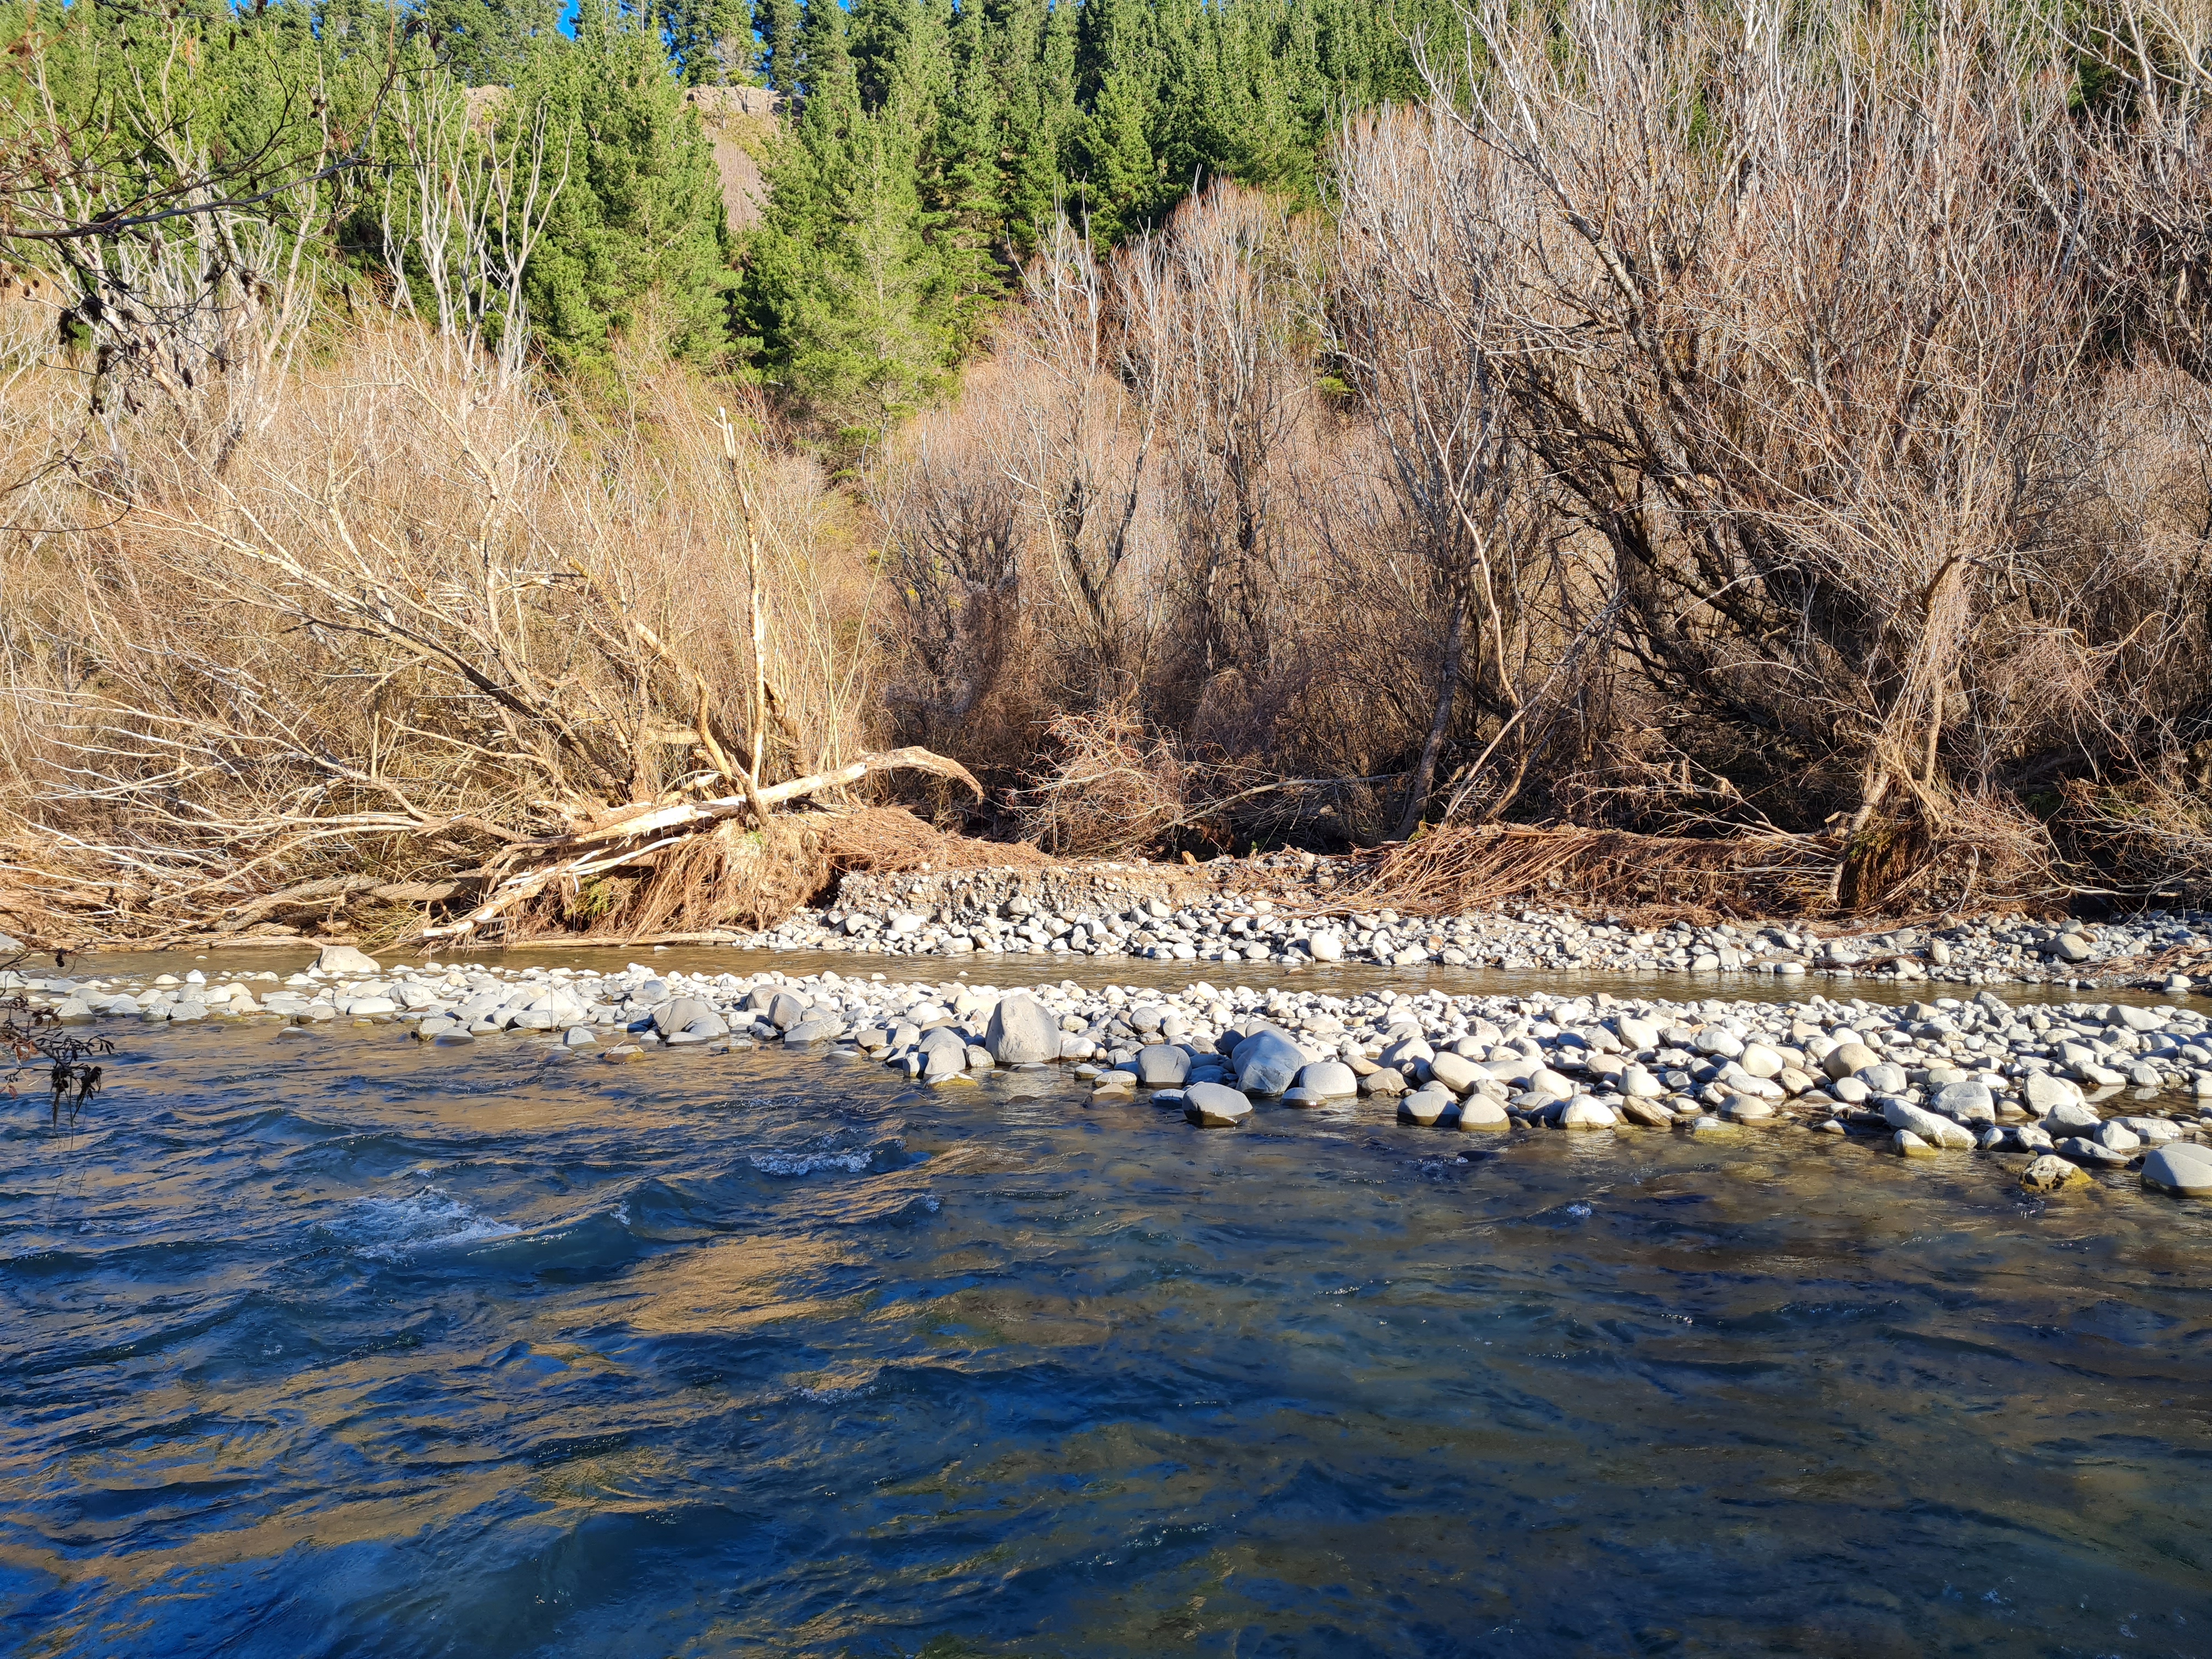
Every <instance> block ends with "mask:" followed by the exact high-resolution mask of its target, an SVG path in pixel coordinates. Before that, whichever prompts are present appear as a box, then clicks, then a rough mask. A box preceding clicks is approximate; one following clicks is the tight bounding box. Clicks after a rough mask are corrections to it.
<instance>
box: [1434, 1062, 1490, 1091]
mask: <svg viewBox="0 0 2212 1659" xmlns="http://www.w3.org/2000/svg"><path fill="white" fill-rule="evenodd" d="M1429 1075H1430V1076H1431V1077H1432V1078H1434V1079H1436V1080H1437V1082H1439V1083H1441V1084H1443V1085H1444V1087H1445V1088H1447V1089H1449V1090H1450V1091H1452V1092H1453V1093H1454V1094H1455V1095H1463V1094H1468V1093H1469V1092H1471V1091H1473V1090H1474V1085H1476V1084H1478V1083H1481V1082H1484V1081H1486V1079H1488V1078H1489V1076H1490V1073H1487V1072H1486V1071H1484V1070H1483V1069H1482V1067H1481V1066H1478V1065H1476V1064H1475V1063H1474V1061H1473V1060H1469V1059H1468V1058H1467V1056H1466V1055H1464V1054H1438V1055H1437V1057H1436V1058H1435V1059H1434V1060H1431V1061H1430V1062H1429Z"/></svg>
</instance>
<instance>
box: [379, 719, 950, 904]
mask: <svg viewBox="0 0 2212 1659" xmlns="http://www.w3.org/2000/svg"><path fill="white" fill-rule="evenodd" d="M890 771H909V772H927V773H930V774H932V775H934V776H937V777H941V778H950V779H951V780H953V781H956V782H957V783H960V784H963V785H964V786H966V787H968V788H969V789H970V790H972V791H973V792H974V793H975V797H976V799H979V800H980V799H982V795H983V786H982V785H981V784H980V783H978V782H977V781H975V777H974V776H973V775H971V774H970V773H969V770H968V769H967V768H965V767H964V766H962V765H961V764H960V763H958V762H957V761H952V760H947V759H946V758H945V757H944V756H942V755H939V754H935V753H933V752H932V751H931V750H927V749H920V748H914V747H908V748H904V749H891V750H884V751H882V752H880V753H874V754H866V755H862V756H861V757H860V758H859V759H857V760H854V761H852V762H850V763H847V764H846V765H843V766H840V767H836V768H834V769H831V770H829V771H826V772H816V773H812V774H810V775H807V776H805V777H803V778H793V779H791V780H790V781H787V782H785V783H776V784H769V785H767V786H766V787H747V788H746V789H745V791H744V793H741V794H736V795H721V796H717V797H714V799H708V800H692V801H676V802H671V803H669V804H666V805H659V804H655V803H653V802H642V801H641V802H636V803H633V804H632V805H628V806H624V807H620V808H617V810H616V811H613V812H611V813H609V814H607V815H605V817H601V818H599V819H598V820H596V821H595V822H593V823H589V824H587V825H586V826H585V827H583V828H582V829H578V830H576V831H575V832H574V833H573V834H571V835H568V836H561V837H558V838H554V839H549V840H544V841H538V842H520V843H517V844H516V845H514V846H513V847H510V848H507V849H506V851H505V852H504V853H502V854H501V860H500V863H501V866H503V867H504V869H505V870H506V871H507V872H509V873H502V874H500V875H498V876H497V877H496V879H495V884H494V885H493V887H492V890H491V891H490V892H489V894H488V895H487V896H485V898H484V900H483V902H481V903H480V904H478V905H477V906H476V907H475V908H473V909H471V910H470V911H469V912H468V913H467V914H466V915H464V916H461V917H460V918H459V919H458V920H456V921H450V922H444V923H439V924H435V925H433V926H430V927H425V928H423V930H422V933H421V935H420V937H421V939H422V941H423V942H424V943H426V944H427V943H429V942H430V941H433V940H437V939H448V940H451V939H464V938H465V937H467V936H468V935H469V934H471V933H475V932H476V931H477V929H478V928H480V927H483V926H485V925H486V924H487V923H489V922H491V921H496V920H497V919H498V918H499V917H500V916H501V915H504V914H505V913H507V911H509V910H512V909H513V908H515V907H516V906H517V905H520V904H524V903H527V902H529V901H530V900H531V899H532V898H535V897H536V896H538V894H540V893H542V892H544V890H546V888H548V887H550V886H551V885H552V884H554V883H555V882H556V881H582V880H585V879H586V878H590V877H592V876H595V875H600V874H603V873H605V872H607V871H609V870H612V869H615V868H617V867H618V866H622V865H624V864H630V863H634V862H635V861H636V860H639V859H641V858H643V857H644V856H646V855H647V854H649V853H657V852H659V851H660V850H661V849H662V848H667V847H671V846H674V845H675V844H676V843H678V842H681V841H684V840H686V839H688V838H690V836H696V835H699V834H702V833H703V832H706V831H708V830H712V829H720V827H721V826H722V825H723V824H725V823H728V822H730V821H731V820H732V819H738V818H744V817H750V818H752V819H753V820H754V823H755V824H756V825H757V827H760V828H763V829H764V828H766V827H767V822H768V818H767V815H768V814H769V812H771V811H773V810H774V809H775V808H776V807H778V806H781V805H787V804H788V803H790V802H792V801H796V800H803V799H807V798H809V797H811V796H814V795H818V794H820V793H823V791H825V790H829V789H836V788H841V787H844V786H845V785H847V784H853V783H858V782H859V781H860V780H861V779H862V778H865V777H866V776H867V775H870V774H871V773H874V772H890ZM738 776H739V779H740V781H743V778H744V775H743V774H742V773H741V774H739V775H738ZM517 864H521V865H524V866H525V867H523V868H521V869H514V868H513V866H515V865H517Z"/></svg>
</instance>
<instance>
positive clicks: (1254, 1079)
mask: <svg viewBox="0 0 2212 1659" xmlns="http://www.w3.org/2000/svg"><path fill="white" fill-rule="evenodd" d="M1229 1063H1230V1065H1231V1066H1232V1067H1234V1068H1235V1070H1236V1073H1237V1087H1238V1088H1239V1089H1242V1090H1243V1091H1244V1092H1245V1093H1246V1094H1248V1095H1279V1094H1281V1093H1282V1092H1283V1091H1285V1090H1286V1089H1288V1088H1289V1087H1290V1086H1291V1084H1292V1083H1293V1082H1295V1081H1296V1080H1297V1075H1298V1073H1300V1072H1302V1071H1304V1069H1305V1067H1306V1063H1307V1062H1306V1057H1305V1052H1304V1050H1303V1049H1301V1048H1299V1047H1298V1045H1297V1043H1295V1042H1291V1040H1290V1038H1288V1037H1286V1036H1284V1035H1283V1034H1282V1033H1281V1032H1280V1031H1268V1030H1261V1031H1255V1032H1254V1033H1253V1034H1252V1035H1251V1036H1248V1037H1246V1038H1245V1039H1244V1041H1243V1042H1240V1043H1238V1044H1237V1052H1236V1053H1235V1054H1231V1056H1230V1057H1229Z"/></svg>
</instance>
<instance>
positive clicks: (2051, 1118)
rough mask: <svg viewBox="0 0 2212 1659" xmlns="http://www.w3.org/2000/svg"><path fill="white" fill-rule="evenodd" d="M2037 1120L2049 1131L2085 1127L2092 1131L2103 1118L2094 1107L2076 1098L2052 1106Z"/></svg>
mask: <svg viewBox="0 0 2212 1659" xmlns="http://www.w3.org/2000/svg"><path fill="white" fill-rule="evenodd" d="M2038 1121H2039V1122H2040V1123H2041V1124H2042V1126H2043V1127H2045V1129H2048V1130H2049V1131H2050V1132H2051V1133H2053V1134H2058V1133H2063V1131H2065V1130H2068V1129H2086V1130H2088V1131H2089V1132H2091V1133H2095V1131H2096V1128H2097V1126H2098V1125H2099V1124H2100V1123H2102V1122H2103V1121H2105V1120H2104V1119H2102V1118H2100V1117H2099V1116H2098V1115H2097V1109H2096V1108H2095V1107H2093V1106H2086V1105H2084V1104H2082V1103H2081V1102H2080V1101H2078V1100H2076V1101H2067V1102H2062V1103H2060V1104H2058V1105H2056V1106H2053V1107H2052V1108H2051V1109H2050V1110H2049V1111H2047V1112H2045V1113H2044V1114H2043V1115H2042V1117H2041V1118H2040V1119H2039V1120H2038Z"/></svg>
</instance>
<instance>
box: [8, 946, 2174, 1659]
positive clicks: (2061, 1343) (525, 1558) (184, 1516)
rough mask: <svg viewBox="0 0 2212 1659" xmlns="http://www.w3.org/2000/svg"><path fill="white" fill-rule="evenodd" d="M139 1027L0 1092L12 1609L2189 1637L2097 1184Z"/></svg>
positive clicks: (2025, 1646) (366, 1635)
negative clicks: (58, 1101) (64, 1102)
mask: <svg viewBox="0 0 2212 1659" xmlns="http://www.w3.org/2000/svg"><path fill="white" fill-rule="evenodd" d="M671 954H672V953H671ZM848 965H849V964H848ZM127 1047H128V1050H129V1052H127V1053H126V1054H125V1056H124V1057H123V1059H122V1060H121V1061H119V1062H118V1064H117V1065H116V1066H114V1067H113V1068H112V1073H111V1076H112V1085H111V1092H110V1094H109V1096H108V1097H106V1098H105V1099H103V1100H102V1101H100V1103H98V1104H97V1105H96V1107H95V1108H94V1109H93V1110H91V1111H90V1112H89V1113H88V1115H87V1116H86V1118H85V1119H84V1120H83V1121H82V1124H81V1125H80V1127H79V1129H78V1131H77V1132H76V1133H75V1134H73V1135H66V1134H64V1135H56V1134H53V1133H49V1132H48V1131H47V1129H46V1121H45V1116H46V1115H45V1112H44V1108H43V1103H23V1102H19V1103H15V1105H14V1106H13V1107H10V1108H8V1109H7V1110H6V1115H5V1116H4V1118H0V1123H4V1128H0V1261H3V1262H4V1271H0V1294H4V1296H5V1298H6V1304H5V1317H4V1322H0V1389H4V1391H5V1396H6V1398H7V1399H8V1401H9V1406H10V1407H11V1409H10V1412H9V1417H8V1419H7V1425H6V1427H5V1429H4V1430H0V1433H4V1434H5V1436H6V1437H7V1439H6V1450H7V1455H6V1456H5V1458H4V1459H0V1620H4V1621H5V1624H4V1628H5V1630H6V1632H7V1634H8V1637H9V1650H11V1651H21V1652H23V1653H26V1654H37V1655H59V1654H101V1655H106V1654H161V1655H169V1654H174V1653H182V1652H188V1651H213V1650H217V1649H218V1648H220V1649H221V1650H222V1651H224V1652H226V1653H229V1654H246V1655H262V1654H266V1655H270V1656H277V1655H283V1656H287V1659H290V1656H299V1655H322V1654H349V1655H350V1654H374V1655H378V1656H394V1655H398V1656H405V1655H416V1654H420V1655H426V1656H427V1655H433V1654H438V1655H448V1654H461V1655H466V1656H471V1659H489V1656H497V1655H508V1654H514V1655H524V1654H530V1655H536V1654H562V1655H593V1656H597V1655H615V1654H623V1655H635V1654H643V1653H650V1654H671V1655H694V1654H723V1653H762V1654H790V1653H797V1654H807V1655H822V1656H830V1655H842V1654H848V1653H852V1654H878V1653H882V1654H890V1653H908V1654H911V1653H919V1652H921V1651H923V1650H925V1649H926V1648H927V1650H929V1651H931V1652H933V1653H937V1654H952V1653H965V1654H1031V1653H1038V1652H1047V1653H1070V1654H1115V1655H1120V1654H1129V1653H1151V1652H1155V1651H1158V1650H1162V1649H1164V1648H1167V1647H1170V1646H1173V1647H1176V1648H1178V1649H1188V1650H1195V1651H1200V1652H1210V1653H1232V1652H1233V1653H1236V1654H1238V1655H1254V1654H1273V1653H1280V1654H1308V1653H1323V1652H1325V1653H1327V1654H1328V1655H1329V1656H1331V1659H1338V1656H1347V1655H1364V1654H1375V1655H1383V1654H1389V1655H1400V1654H1408V1653H1453V1654H1456V1653H1463V1652H1470V1651H1482V1652H1486V1653H1490V1652H1495V1653H1502V1654H1528V1655H1532V1656H1533V1655H1547V1656H1548V1655H1557V1654H1561V1653H1566V1652H1574V1651H1593V1652H1608V1653H1611V1652H1643V1651H1648V1652H1653V1653H1683V1654H1690V1653H1740V1652H1746V1651H1753V1650H1773V1651H1784V1652H1804V1653H1814V1654H1852V1655H1859V1654H1898V1655H1906V1654H1911V1655H1922V1654H1926V1653H1929V1652H1932V1651H1937V1650H1942V1651H1948V1652H1971V1653H1981V1654H1990V1655H1998V1654H2004V1655H2010V1654H2015V1653H2021V1652H2037V1653H2052V1654H2060V1653H2081V1654H2104V1653H2145V1654H2151V1653H2156V1654H2208V1653H2212V1596H2208V1594H2207V1590H2208V1585H2212V1535H2208V1531H2212V1520H2208V1515H2212V1511H2209V1510H2208V1508H2207V1506H2206V1505H2205V1504H2204V1502H2203V1491H2204V1481H2205V1477H2206V1474H2207V1471H2208V1469H2212V1422H2208V1412H2212V1405H2209V1404H2208V1402H2212V1388H2208V1384H2212V1291H2208V1290H2207V1288H2206V1275H2205V1273H2204V1263H2205V1261H2206V1259H2207V1255H2206V1253H2207V1249H2208V1247H2212V1209H2208V1208H2202V1207H2201V1208H2195V1209H2192V1208H2190V1207H2188V1206H2181V1205H2178V1204H2174V1203H2172V1202H2168V1201H2166V1200H2157V1199H2154V1198H2152V1197H2149V1196H2147V1195H2145V1194H2142V1193H2141V1192H2139V1191H2137V1190H2136V1189H2135V1188H2133V1187H2132V1186H2130V1184H2129V1182H2128V1180H2127V1179H2125V1178H2121V1177H2108V1178H2103V1179H2102V1180H2100V1182H2098V1183H2095V1184H2093V1187H2092V1188H2091V1190H2089V1191H2088V1192H2087V1193H2086V1194H2077V1195H2075V1196H2070V1197H2069V1198H2067V1199H2064V1200H2058V1201H2053V1202H2048V1203H2045V1202H2041V1201H2036V1200H2024V1199H2023V1198H2022V1197H2021V1194H2019V1193H2018V1192H2017V1191H2016V1190H2015V1189H2014V1188H2012V1187H2011V1186H2010V1184H2009V1176H2008V1170H2007V1168H2006V1166H2005V1165H2003V1164H2000V1163H1998V1162H1996V1161H1994V1160H1990V1159H1982V1158H1967V1157H1964V1156H1960V1157H1955V1158H1941V1159H1936V1160H1923V1161H1917V1162H1915V1163H1913V1164H1906V1163H1905V1162H1904V1161H1903V1160H1899V1159H1894V1158H1882V1157H1880V1156H1878V1155H1876V1154H1875V1153H1873V1152H1870V1151H1869V1149H1868V1148H1867V1147H1865V1146H1861V1145H1855V1144H1847V1145H1840V1146H1839V1145H1836V1144H1834V1143H1832V1142H1831V1141H1829V1140H1827V1139H1825V1138H1821V1137H1816V1136H1813V1135H1809V1134H1803V1133H1796V1134H1788V1133H1779V1132H1778V1133H1773V1134H1771V1135H1759V1134H1753V1135H1750V1136H1747V1137H1746V1138H1745V1139H1743V1140H1742V1141H1741V1142H1739V1143H1737V1144H1736V1145H1735V1146H1729V1147H1726V1148H1723V1149H1721V1150H1719V1151H1717V1152H1716V1151H1715V1150H1714V1149H1713V1148H1712V1147H1711V1146H1709V1145H1699V1146H1693V1145H1692V1144H1690V1143H1689V1142H1687V1141H1686V1140H1684V1139H1679V1138H1675V1137H1670V1136H1666V1135H1652V1134H1638V1135H1635V1136H1626V1135H1624V1136H1621V1137H1614V1136H1612V1135H1606V1134H1598V1135H1589V1136H1565V1135H1536V1136H1521V1137H1514V1138H1510V1139H1504V1140H1502V1141H1496V1142H1490V1141H1486V1143H1485V1145H1483V1146H1480V1147H1474V1148H1469V1147H1466V1146H1462V1138H1461V1137H1459V1136H1456V1135H1452V1134H1449V1133H1437V1132H1433V1131H1422V1130H1416V1129H1407V1128H1401V1127H1398V1126H1397V1125H1396V1124H1395V1122H1392V1121H1389V1119H1388V1117H1387V1115H1385V1113H1384V1112H1383V1110H1381V1109H1370V1108H1365V1107H1359V1106H1345V1107H1340V1108H1336V1109H1330V1110H1327V1111H1320V1112H1307V1113H1294V1112H1289V1111H1283V1110H1271V1109H1262V1110H1261V1113H1260V1114H1259V1115H1257V1116H1256V1117H1255V1120H1254V1121H1253V1122H1252V1124H1251V1125H1250V1126H1249V1127H1247V1128H1245V1129H1243V1130H1241V1131H1236V1132H1217V1133H1206V1132H1201V1131H1197V1130H1193V1129H1191V1128H1189V1127H1187V1126H1186V1125H1184V1124H1183V1123H1182V1122H1181V1121H1180V1120H1178V1119H1177V1118H1176V1117H1175V1116H1174V1115H1172V1114H1170V1113H1166V1112H1163V1111H1160V1110H1158V1109H1154V1108H1152V1107H1151V1106H1149V1105H1146V1104H1145V1103H1141V1102H1138V1103H1129V1104H1123V1105H1115V1106H1104V1107H1098V1108H1091V1107H1089V1106H1087V1105H1086V1104H1085V1103H1084V1102H1083V1100H1082V1099H1081V1097H1079V1095H1078V1094H1077V1093H1076V1092H1075V1091H1073V1090H1071V1089H1070V1088H1069V1087H1068V1086H1067V1085H1066V1084H1065V1083H1064V1082H1063V1080H1062V1079H1060V1078H1059V1077H1058V1076H1057V1075H1056V1074H1055V1073H1049V1072H1033V1073H1006V1074H1001V1075H998V1076H995V1077H994V1078H992V1079H990V1080H989V1081H988V1082H987V1083H986V1084H984V1085H981V1086H971V1087H966V1088H957V1089H946V1090H942V1091H934V1092H925V1091H914V1090H910V1089H907V1088H905V1087H903V1086H902V1085H897V1084H895V1083H894V1082H893V1081H891V1080H890V1078H889V1076H888V1074H886V1073H883V1072H882V1071H880V1070H879V1069H878V1068H876V1067H872V1066H863V1065H858V1064H844V1065H824V1064H823V1063H821V1062H820V1061H818V1060H806V1059H799V1058H796V1057H786V1056H784V1055H781V1054H755V1055H747V1056H735V1057H726V1058H715V1057H710V1056H708V1055H705V1054H698V1053H696V1052H695V1053H689V1054H658V1055H655V1056H653V1058H652V1059H651V1060H649V1061H648V1062H647V1063H645V1064H642V1065H637V1066H603V1065H599V1064H597V1063H595V1062H591V1061H574V1060H570V1059H568V1057H567V1056H564V1055H562V1054H557V1053H556V1051H555V1049H554V1048H552V1047H551V1045H550V1044H549V1043H546V1042H543V1041H541V1040H538V1039H535V1038H513V1039H505V1040H501V1041H497V1042H483V1043H480V1044H478V1045H477V1046H476V1048H473V1049H464V1050H441V1049H431V1048H422V1047H419V1046H417V1045H414V1044H410V1043H404V1042H394V1041H391V1040H389V1039H388V1038H382V1037H379V1038H374V1039H366V1040H359V1041H357V1040H355V1039H354V1038H353V1037H351V1036H349V1035H343V1034H341V1035H336V1036H331V1037H328V1038H325V1039H323V1040H320V1041H318V1042H312V1043H301V1044H287V1045H286V1046H285V1048H283V1051H282V1059H281V1061H280V1060H278V1059H277V1051H276V1049H275V1048H273V1046H272V1044H271V1042H270V1037H269V1036H268V1033H267V1032H266V1030H252V1029H246V1030H240V1029H231V1030H210V1029H205V1028H189V1027H188V1028H183V1029H171V1028H152V1029H149V1030H146V1031H145V1032H144V1033H143V1034H140V1033H139V1032H137V1030H135V1029H134V1030H133V1032H132V1037H131V1042H130V1043H129V1044H128V1045H127ZM933 1642H934V1643H936V1644H937V1645H936V1646H934V1647H931V1646H930V1644H932V1643H933Z"/></svg>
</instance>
